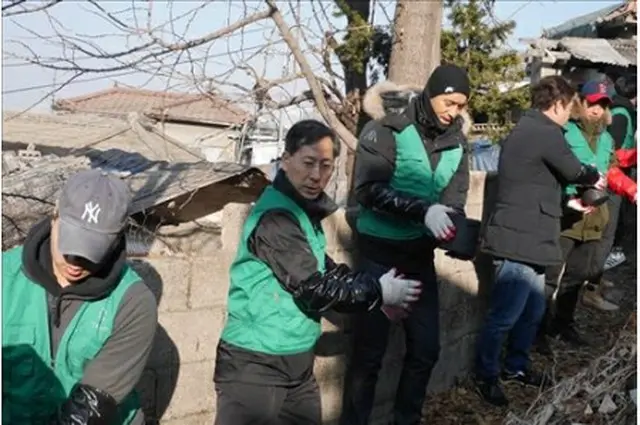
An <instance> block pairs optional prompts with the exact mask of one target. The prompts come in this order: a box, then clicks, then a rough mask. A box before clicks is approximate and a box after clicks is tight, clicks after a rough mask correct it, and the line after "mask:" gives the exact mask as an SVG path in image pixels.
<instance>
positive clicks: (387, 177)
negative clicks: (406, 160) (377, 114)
mask: <svg viewBox="0 0 640 425" xmlns="http://www.w3.org/2000/svg"><path fill="white" fill-rule="evenodd" d="M395 146H396V141H395V138H394V136H393V133H392V132H391V130H390V129H389V128H387V127H383V126H382V125H380V123H378V122H377V121H370V122H369V123H367V125H365V127H364V128H363V129H362V133H361V134H360V137H359V140H358V148H357V150H356V160H355V170H354V179H355V181H354V190H355V197H356V200H357V201H358V203H359V204H360V205H362V206H364V207H366V208H369V209H372V210H375V211H378V212H380V213H383V214H390V215H393V216H396V217H401V218H404V219H407V220H411V221H414V222H416V223H422V222H423V220H424V216H425V214H426V213H427V209H428V208H429V206H430V205H429V203H428V202H426V201H424V200H422V199H419V198H416V197H413V196H410V195H408V194H406V193H402V192H399V191H397V190H395V189H393V188H392V187H391V186H390V184H389V183H390V181H391V178H392V177H393V173H394V169H395V157H396V147H395Z"/></svg>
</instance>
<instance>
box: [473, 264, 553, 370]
mask: <svg viewBox="0 0 640 425" xmlns="http://www.w3.org/2000/svg"><path fill="white" fill-rule="evenodd" d="M495 267H496V270H495V276H496V279H495V283H494V287H493V291H492V294H491V303H490V309H489V313H488V315H487V318H486V321H485V324H484V328H483V329H482V331H481V333H480V336H479V338H478V347H477V356H476V374H477V377H478V378H480V379H487V380H493V379H497V378H498V376H499V374H500V353H501V352H502V343H503V342H504V337H505V335H506V334H507V333H509V340H508V343H507V352H506V356H505V360H504V369H505V370H507V371H509V372H518V371H526V370H527V369H528V368H529V350H530V349H531V345H532V344H533V341H534V340H535V337H536V333H537V331H538V327H539V326H540V322H541V321H542V317H543V316H544V311H545V294H544V270H535V269H534V268H533V267H531V266H528V265H526V264H522V263H518V262H515V261H510V260H499V261H496V262H495Z"/></svg>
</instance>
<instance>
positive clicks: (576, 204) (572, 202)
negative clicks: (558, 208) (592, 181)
mask: <svg viewBox="0 0 640 425" xmlns="http://www.w3.org/2000/svg"><path fill="white" fill-rule="evenodd" d="M567 206H568V207H569V208H571V209H572V210H574V211H578V212H581V213H583V214H590V213H592V212H593V211H594V210H595V208H594V207H587V206H586V205H584V204H583V203H582V201H581V200H580V199H577V198H572V199H569V201H568V202H567Z"/></svg>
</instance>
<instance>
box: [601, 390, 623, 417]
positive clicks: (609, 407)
mask: <svg viewBox="0 0 640 425" xmlns="http://www.w3.org/2000/svg"><path fill="white" fill-rule="evenodd" d="M617 408H618V406H616V404H615V403H614V402H613V400H612V399H611V396H610V395H609V394H606V395H605V396H604V398H603V399H602V403H600V407H599V408H598V413H602V414H607V413H612V412H615V411H616V409H617Z"/></svg>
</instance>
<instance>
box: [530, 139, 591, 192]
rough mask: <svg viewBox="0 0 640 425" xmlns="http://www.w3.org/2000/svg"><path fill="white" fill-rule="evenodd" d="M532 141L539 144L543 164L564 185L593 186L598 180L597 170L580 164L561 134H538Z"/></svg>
mask: <svg viewBox="0 0 640 425" xmlns="http://www.w3.org/2000/svg"><path fill="white" fill-rule="evenodd" d="M535 139H537V140H532V142H533V143H539V144H540V148H541V150H542V159H543V160H544V162H545V163H546V164H547V165H548V166H549V167H550V168H551V169H553V170H554V171H555V172H556V173H558V174H559V175H560V176H561V177H562V178H563V179H564V180H565V182H566V183H573V184H585V185H589V184H595V183H596V182H597V181H598V179H599V178H600V174H599V173H598V169H597V168H595V167H593V166H590V165H587V164H582V163H581V162H580V160H579V159H578V158H577V157H576V156H575V155H574V154H573V152H571V148H569V144H568V143H567V142H566V140H565V139H564V137H563V136H562V133H560V132H555V131H554V132H551V131H545V132H540V133H539V134H538V137H536V138H535Z"/></svg>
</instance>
